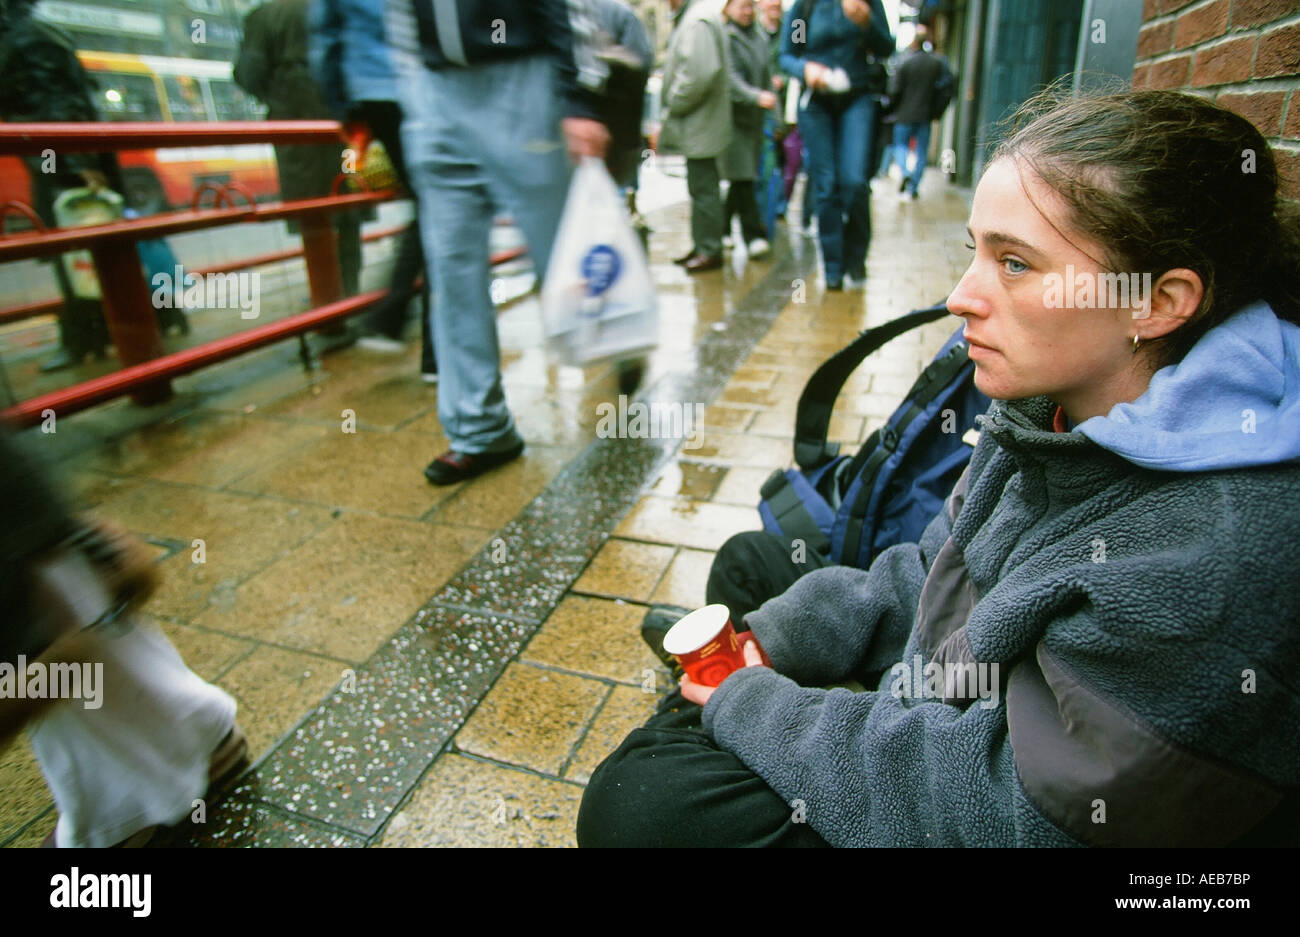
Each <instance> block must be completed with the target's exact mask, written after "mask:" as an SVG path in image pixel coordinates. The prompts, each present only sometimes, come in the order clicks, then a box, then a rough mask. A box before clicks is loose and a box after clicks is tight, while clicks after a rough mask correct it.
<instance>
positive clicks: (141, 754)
mask: <svg viewBox="0 0 1300 937" xmlns="http://www.w3.org/2000/svg"><path fill="white" fill-rule="evenodd" d="M0 492H3V494H2V495H0V498H2V499H3V502H4V516H5V524H3V525H0V621H2V622H3V625H0V747H4V746H5V745H7V744H8V743H9V742H10V741H12V739H13V737H14V736H15V735H16V734H17V733H18V731H19V730H20V729H22V728H23V727H24V726H27V728H28V737H29V739H30V742H31V746H32V751H33V752H34V753H35V755H36V759H37V761H38V762H39V763H40V766H41V771H42V773H43V774H44V775H45V780H46V782H47V783H48V784H49V786H50V792H51V793H52V794H53V795H54V802H55V805H56V806H57V807H58V811H59V821H58V825H57V826H56V827H55V831H54V833H53V834H52V835H51V837H50V838H49V839H47V840H46V843H45V845H49V846H53V845H58V846H63V847H69V846H92V847H104V846H115V845H130V846H141V845H144V844H145V843H147V842H148V841H149V840H150V839H151V838H153V836H154V835H155V834H156V833H157V832H158V827H159V826H164V825H169V824H176V823H180V822H181V821H182V820H183V819H184V818H185V817H186V816H187V815H188V814H189V813H190V811H191V810H193V805H194V800H195V799H196V798H203V797H211V796H214V795H215V794H216V793H217V792H218V791H220V790H222V789H224V788H225V787H226V786H227V785H228V784H229V783H230V782H232V781H233V780H234V779H235V778H236V777H237V776H238V775H239V774H240V773H241V772H242V771H243V769H244V768H246V767H247V766H248V743H247V742H246V741H245V739H244V735H243V733H242V732H241V731H240V729H239V726H238V725H236V723H235V701H234V699H232V698H231V697H230V695H229V694H227V693H226V692H225V691H224V690H221V689H220V688H218V687H215V686H213V685H212V684H210V683H206V682H204V681H203V680H202V679H200V678H199V677H198V676H197V675H195V674H194V672H193V671H191V670H190V669H189V668H188V667H186V666H185V663H184V661H182V660H181V658H180V655H179V654H177V653H176V649H175V648H174V647H172V645H171V643H170V642H169V641H168V640H167V638H166V637H164V636H163V634H162V632H161V631H159V630H157V629H156V628H153V627H151V626H148V627H147V626H144V625H139V624H136V625H134V627H133V626H132V622H131V617H130V616H131V610H132V609H134V608H136V607H138V606H139V605H140V604H141V603H142V602H143V601H144V600H145V599H146V598H147V597H148V595H149V593H150V592H151V591H152V589H153V587H154V584H155V573H154V571H153V562H152V560H151V558H150V557H149V556H148V554H147V553H146V552H145V551H144V550H143V549H142V548H141V547H140V546H139V544H138V543H137V542H136V541H134V540H133V539H132V538H130V537H129V536H127V535H126V534H124V533H122V532H121V531H118V530H116V529H115V528H112V527H110V526H109V525H107V524H103V523H100V522H94V521H87V520H80V519H77V518H74V517H72V516H71V515H70V514H69V513H68V512H67V510H66V509H65V508H64V507H63V505H62V504H61V503H60V501H59V499H58V498H57V497H56V495H55V494H54V492H53V490H52V489H51V488H50V486H49V485H48V484H47V482H46V481H45V477H44V475H43V474H42V472H41V470H40V468H39V466H38V464H37V463H36V462H35V461H33V460H31V459H29V457H28V455H27V453H25V452H24V451H23V450H21V449H20V448H19V446H18V445H17V442H16V440H14V439H12V438H11V437H10V436H9V435H8V434H7V433H4V432H2V431H0ZM37 687H39V688H40V689H39V691H37V689H36V688H37Z"/></svg>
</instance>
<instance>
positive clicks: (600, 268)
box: [582, 244, 623, 296]
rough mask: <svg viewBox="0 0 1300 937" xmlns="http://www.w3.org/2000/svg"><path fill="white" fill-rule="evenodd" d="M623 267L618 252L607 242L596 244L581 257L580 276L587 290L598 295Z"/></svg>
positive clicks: (607, 287) (611, 283)
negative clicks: (585, 282) (585, 283)
mask: <svg viewBox="0 0 1300 937" xmlns="http://www.w3.org/2000/svg"><path fill="white" fill-rule="evenodd" d="M622 267H623V264H622V262H621V261H620V260H619V259H618V252H617V251H615V250H614V248H612V247H610V246H609V245H608V244H597V245H596V246H595V247H593V248H592V249H591V250H589V251H587V253H586V255H585V256H584V257H583V258H582V276H583V279H585V280H586V281H587V292H588V293H589V294H590V295H592V296H599V295H600V294H601V293H603V292H605V291H606V290H608V289H609V288H610V287H611V286H613V285H614V281H615V280H617V279H618V275H619V273H620V272H621V270H622Z"/></svg>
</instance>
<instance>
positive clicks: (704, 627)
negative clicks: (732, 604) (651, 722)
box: [664, 605, 767, 686]
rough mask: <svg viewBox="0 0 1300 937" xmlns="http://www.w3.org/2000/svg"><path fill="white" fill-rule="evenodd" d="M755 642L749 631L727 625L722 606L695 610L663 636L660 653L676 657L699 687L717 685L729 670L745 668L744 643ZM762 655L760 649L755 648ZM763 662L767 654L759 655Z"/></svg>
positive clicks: (728, 620) (727, 674)
mask: <svg viewBox="0 0 1300 937" xmlns="http://www.w3.org/2000/svg"><path fill="white" fill-rule="evenodd" d="M749 641H752V642H754V645H755V646H758V639H757V638H755V637H754V635H753V634H752V633H751V632H748V631H745V632H741V633H740V634H737V633H736V629H735V628H734V627H733V626H732V624H731V612H730V611H729V610H728V608H727V606H725V605H706V606H704V608H701V609H696V610H695V611H693V612H691V613H690V614H689V615H687V616H686V617H685V618H683V619H682V620H681V621H679V622H677V624H675V625H673V626H672V628H670V629H669V630H668V633H667V634H666V635H664V650H665V651H667V652H668V653H669V654H671V655H673V656H674V657H676V658H677V661H678V663H680V664H681V665H682V669H683V670H685V671H686V673H687V675H688V676H689V677H690V678H691V680H692V681H694V682H695V683H698V684H700V685H701V686H718V685H719V684H721V683H722V681H723V680H725V679H727V677H728V676H729V675H730V674H731V672H732V671H733V670H740V669H741V668H742V667H744V666H745V644H746V642H749ZM758 649H759V652H760V653H762V650H763V649H762V647H761V646H759V647H758ZM763 659H764V661H766V660H767V655H766V654H763Z"/></svg>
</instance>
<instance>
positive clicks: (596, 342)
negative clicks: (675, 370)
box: [542, 157, 658, 365]
mask: <svg viewBox="0 0 1300 937" xmlns="http://www.w3.org/2000/svg"><path fill="white" fill-rule="evenodd" d="M542 319H543V322H544V324H545V326H546V336H547V338H548V339H549V341H550V344H551V346H552V348H553V349H554V350H555V351H556V352H557V353H558V354H559V356H560V357H561V358H562V359H563V361H564V363H566V364H573V365H582V364H586V363H588V362H591V361H595V360H597V359H600V358H611V357H617V356H622V355H628V354H630V353H633V352H637V351H640V350H642V349H645V348H648V347H650V346H651V345H654V344H655V343H656V342H657V341H658V316H657V307H656V300H655V293H654V286H653V284H652V283H651V280H650V265H649V263H648V262H647V261H646V256H645V250H644V249H643V248H642V246H641V241H640V239H639V238H638V237H637V236H636V232H635V231H633V230H632V225H631V224H630V223H629V221H628V218H627V212H626V210H625V208H624V206H623V199H622V198H621V197H620V196H619V193H618V187H617V186H615V185H614V180H613V179H611V178H610V175H609V172H608V170H606V169H605V164H604V163H602V162H601V161H600V160H598V159H596V158H594V157H586V158H584V159H583V160H582V162H581V163H580V164H579V165H578V168H577V169H575V170H574V172H573V179H572V181H571V182H570V183H569V196H568V199H567V201H566V202H565V204H564V216H563V217H562V218H561V219H560V229H559V231H558V232H557V233H556V236H555V246H554V248H552V250H551V260H550V263H549V265H548V266H547V268H546V280H545V282H544V283H543V285H542Z"/></svg>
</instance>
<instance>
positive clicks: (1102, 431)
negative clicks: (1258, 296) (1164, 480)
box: [1075, 302, 1300, 472]
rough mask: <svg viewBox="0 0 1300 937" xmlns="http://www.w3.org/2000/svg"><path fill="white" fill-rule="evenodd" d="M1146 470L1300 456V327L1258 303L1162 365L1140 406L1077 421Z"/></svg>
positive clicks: (1179, 469)
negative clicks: (1175, 360)
mask: <svg viewBox="0 0 1300 937" xmlns="http://www.w3.org/2000/svg"><path fill="white" fill-rule="evenodd" d="M1075 432H1078V433H1082V434H1083V435H1084V436H1087V437H1088V438H1089V439H1091V440H1092V441H1093V442H1095V443H1096V444H1097V445H1099V446H1102V447H1103V448H1105V449H1109V450H1110V451H1111V452H1114V453H1115V454H1116V455H1118V456H1121V457H1122V458H1125V459H1127V460H1128V461H1130V462H1132V463H1134V464H1135V465H1141V466H1143V467H1144V468H1150V469H1159V470H1162V471H1167V472H1205V471H1211V470H1214V469H1233V468H1245V467H1247V466H1252V465H1271V464H1273V463H1277V462H1287V461H1291V460H1294V459H1300V326H1296V325H1293V324H1292V323H1290V322H1286V321H1284V320H1282V319H1279V318H1278V317H1277V316H1276V315H1275V314H1274V313H1273V310H1272V309H1271V308H1269V306H1268V305H1267V304H1266V303H1263V302H1258V303H1253V304H1251V305H1249V306H1247V307H1245V308H1244V309H1242V310H1241V311H1239V312H1237V313H1236V314H1234V315H1233V316H1232V317H1230V318H1229V319H1227V320H1226V321H1225V322H1223V323H1221V324H1220V325H1218V326H1216V327H1215V328H1213V329H1211V330H1210V331H1209V332H1207V333H1206V334H1205V335H1204V337H1202V338H1201V340H1200V341H1199V342H1197V343H1196V345H1195V346H1193V348H1192V350H1191V351H1189V352H1188V353H1187V356H1186V357H1185V358H1184V359H1183V360H1182V361H1181V362H1179V363H1178V364H1176V365H1170V366H1169V367H1166V368H1161V369H1160V370H1159V371H1157V372H1156V373H1155V375H1154V376H1153V377H1152V378H1151V385H1150V386H1149V387H1148V388H1147V390H1146V393H1144V394H1143V395H1142V396H1141V397H1139V398H1138V399H1137V400H1135V401H1133V402H1132V403H1121V404H1116V405H1115V406H1114V407H1113V408H1111V411H1110V413H1108V414H1106V415H1105V416H1095V417H1092V418H1091V419H1088V420H1085V421H1083V422H1082V423H1080V424H1079V425H1078V426H1077V427H1075Z"/></svg>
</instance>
